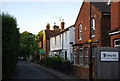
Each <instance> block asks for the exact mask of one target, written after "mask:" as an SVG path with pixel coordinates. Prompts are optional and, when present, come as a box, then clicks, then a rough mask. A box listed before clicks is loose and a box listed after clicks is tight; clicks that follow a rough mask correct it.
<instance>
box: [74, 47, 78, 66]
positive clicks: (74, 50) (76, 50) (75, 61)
mask: <svg viewBox="0 0 120 81" xmlns="http://www.w3.org/2000/svg"><path fill="white" fill-rule="evenodd" d="M76 51H77V50H76V49H74V64H77V62H76V59H75V58H77V56H76V54H77V52H76Z"/></svg>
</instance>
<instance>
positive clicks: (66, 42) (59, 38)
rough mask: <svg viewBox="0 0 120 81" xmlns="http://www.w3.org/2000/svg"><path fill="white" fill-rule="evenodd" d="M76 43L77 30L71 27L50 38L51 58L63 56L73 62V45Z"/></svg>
mask: <svg viewBox="0 0 120 81" xmlns="http://www.w3.org/2000/svg"><path fill="white" fill-rule="evenodd" d="M74 42H75V28H74V26H73V25H72V26H70V27H68V28H66V29H64V30H62V31H60V32H59V33H57V34H56V35H54V36H52V37H51V38H50V52H49V55H50V56H61V57H62V58H63V59H65V60H70V61H71V62H72V61H73V59H72V56H73V52H72V44H74Z"/></svg>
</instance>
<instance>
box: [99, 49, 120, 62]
mask: <svg viewBox="0 0 120 81" xmlns="http://www.w3.org/2000/svg"><path fill="white" fill-rule="evenodd" d="M101 61H119V52H104V51H101Z"/></svg>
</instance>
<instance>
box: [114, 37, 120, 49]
mask: <svg viewBox="0 0 120 81" xmlns="http://www.w3.org/2000/svg"><path fill="white" fill-rule="evenodd" d="M117 41H120V39H116V40H114V46H115V47H120V45H116V42H117Z"/></svg>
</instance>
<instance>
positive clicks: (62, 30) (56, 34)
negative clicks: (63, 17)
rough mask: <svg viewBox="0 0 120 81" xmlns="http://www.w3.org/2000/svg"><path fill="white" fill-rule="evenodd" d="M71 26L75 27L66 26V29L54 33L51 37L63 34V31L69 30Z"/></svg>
mask: <svg viewBox="0 0 120 81" xmlns="http://www.w3.org/2000/svg"><path fill="white" fill-rule="evenodd" d="M71 27H74V25H71V26H70V27H68V28H66V29H64V30H62V31H60V32H58V33H56V34H54V35H52V36H51V37H54V36H56V35H59V34H61V33H64V32H65V31H68V30H69V28H71Z"/></svg>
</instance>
